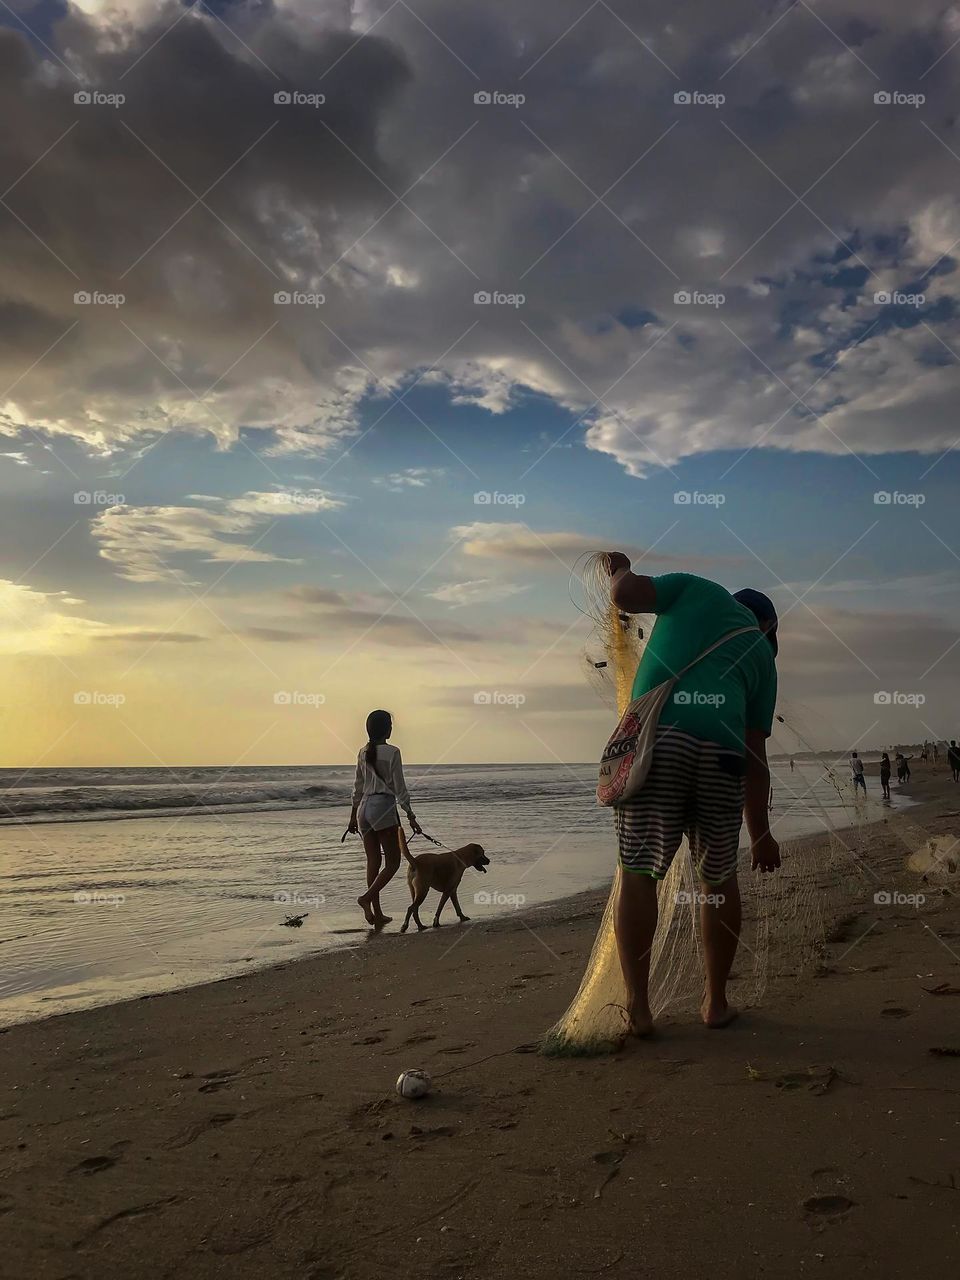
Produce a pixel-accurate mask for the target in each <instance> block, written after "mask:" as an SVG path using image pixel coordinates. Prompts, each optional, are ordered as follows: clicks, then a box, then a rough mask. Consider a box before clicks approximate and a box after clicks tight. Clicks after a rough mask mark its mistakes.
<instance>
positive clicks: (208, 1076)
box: [197, 1070, 237, 1093]
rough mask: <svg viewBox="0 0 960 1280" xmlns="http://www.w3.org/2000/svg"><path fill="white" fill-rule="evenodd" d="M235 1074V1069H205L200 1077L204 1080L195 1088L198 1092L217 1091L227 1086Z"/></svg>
mask: <svg viewBox="0 0 960 1280" xmlns="http://www.w3.org/2000/svg"><path fill="white" fill-rule="evenodd" d="M235 1075H237V1072H236V1071H227V1070H224V1071H205V1072H204V1073H203V1075H202V1076H201V1077H200V1079H201V1080H203V1081H205V1083H204V1084H202V1085H201V1086H200V1088H199V1089H198V1090H197V1092H198V1093H218V1092H219V1091H220V1090H221V1089H226V1088H228V1087H229V1085H230V1083H231V1080H232V1077H233V1076H235Z"/></svg>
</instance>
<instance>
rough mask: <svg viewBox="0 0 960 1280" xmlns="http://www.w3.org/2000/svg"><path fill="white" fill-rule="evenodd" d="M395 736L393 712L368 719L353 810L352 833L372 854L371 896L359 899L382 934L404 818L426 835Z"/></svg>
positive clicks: (387, 919)
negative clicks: (384, 898)
mask: <svg viewBox="0 0 960 1280" xmlns="http://www.w3.org/2000/svg"><path fill="white" fill-rule="evenodd" d="M392 733H393V718H392V717H391V715H390V712H389V711H371V712H370V714H369V715H368V716H367V745H366V746H365V747H363V748H362V749H361V751H360V754H359V755H358V756H357V779H356V782H355V783H354V787H353V808H352V809H351V810H350V823H349V826H348V827H347V830H348V831H350V832H357V831H359V832H360V835H361V836H362V837H363V848H364V852H365V853H366V855H367V891H366V893H362V894H361V895H360V897H359V898H358V899H357V904H358V905H359V907H360V909H361V911H362V912H363V914H364V917H365V918H366V921H367V924H370V925H373V927H374V928H375V929H382V928H383V926H384V925H385V924H389V923H390V920H391V917H390V916H386V915H384V914H383V911H382V909H381V907H380V891H381V889H383V888H385V886H386V885H388V884H389V883H390V881H391V880H392V879H393V877H394V876H395V875H396V874H397V870H398V868H399V866H400V835H399V833H400V815H399V813H398V812H397V805H398V804H399V805H400V807H401V808H402V809H403V811H404V812H405V813H406V815H407V819H408V821H409V823H410V830H411V831H412V832H413V834H414V835H419V834H420V824H419V823H418V822H417V819H416V817H415V816H414V812H413V809H412V808H411V807H410V792H409V791H408V790H407V784H406V782H405V781H404V778H403V765H402V763H401V760H400V751H399V748H397V747H394V746H392V745H391V744H390V743H389V742H388V741H387V739H388V738H389V737H390V735H391V734H392Z"/></svg>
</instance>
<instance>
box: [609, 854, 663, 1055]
mask: <svg viewBox="0 0 960 1280" xmlns="http://www.w3.org/2000/svg"><path fill="white" fill-rule="evenodd" d="M614 929H615V931H616V935H617V951H618V953H619V955H620V967H621V969H622V970H623V979H624V982H625V983H626V987H627V1011H628V1013H629V1015H630V1030H631V1032H632V1033H633V1035H637V1036H645V1035H649V1034H650V1032H651V1031H652V1030H653V1015H652V1014H651V1012H650V996H649V983H650V948H651V947H652V946H653V935H654V934H655V933H656V930H657V881H656V880H655V879H654V878H653V876H649V875H645V874H644V873H643V872H641V871H623V870H621V872H620V892H619V893H618V894H617V907H616V911H615V913H614Z"/></svg>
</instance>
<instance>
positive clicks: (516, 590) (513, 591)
mask: <svg viewBox="0 0 960 1280" xmlns="http://www.w3.org/2000/svg"><path fill="white" fill-rule="evenodd" d="M529 589H530V588H529V587H526V586H521V584H520V583H518V582H495V581H494V580H493V578H475V579H474V580H473V581H472V582H449V583H447V585H446V586H443V587H438V588H437V589H436V591H428V592H427V593H426V594H427V595H428V596H430V598H431V599H433V600H439V601H441V603H443V604H448V605H450V607H451V608H452V609H462V608H464V607H465V606H466V605H472V604H492V603H494V601H497V600H509V599H510V597H511V596H517V595H520V594H521V593H522V592H524V591H529Z"/></svg>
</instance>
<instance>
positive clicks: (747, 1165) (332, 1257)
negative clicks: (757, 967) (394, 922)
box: [0, 766, 960, 1280]
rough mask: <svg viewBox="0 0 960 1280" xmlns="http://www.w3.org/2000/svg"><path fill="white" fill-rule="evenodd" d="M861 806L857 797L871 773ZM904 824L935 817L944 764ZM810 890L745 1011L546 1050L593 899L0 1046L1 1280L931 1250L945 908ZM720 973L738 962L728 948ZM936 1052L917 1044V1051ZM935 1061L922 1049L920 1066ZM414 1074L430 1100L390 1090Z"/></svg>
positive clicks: (875, 861) (229, 984)
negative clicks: (812, 907)
mask: <svg viewBox="0 0 960 1280" xmlns="http://www.w3.org/2000/svg"><path fill="white" fill-rule="evenodd" d="M871 786H872V788H873V790H874V791H876V789H877V784H876V780H875V779H874V780H872V781H871ZM910 794H911V795H912V796H913V797H914V798H915V799H916V800H918V801H919V802H920V803H919V804H918V806H917V807H916V808H914V809H911V810H910V811H909V820H910V822H911V824H912V826H913V828H914V829H916V828H917V827H922V828H923V829H924V830H925V831H926V832H927V833H929V834H931V835H950V834H953V833H955V832H957V831H958V830H960V813H958V812H957V809H958V801H960V789H958V788H956V787H954V784H953V783H952V782H951V781H950V777H949V774H948V773H947V771H946V769H945V768H943V767H942V766H941V768H940V770H939V772H936V773H933V774H928V773H926V772H924V773H921V770H920V769H916V770H915V771H914V779H913V784H912V786H911V788H910ZM899 821H900V819H899V818H898V819H896V820H893V819H892V820H891V821H889V822H883V821H880V822H878V823H876V824H873V825H871V826H870V827H869V828H867V829H866V831H865V837H866V838H865V844H864V845H863V848H864V850H865V857H866V858H867V860H868V862H869V864H870V866H871V867H872V868H873V870H874V871H875V872H876V874H877V876H878V877H879V879H878V881H877V883H882V885H883V887H884V888H885V889H888V890H890V891H891V892H893V893H897V892H900V893H903V894H911V893H912V894H916V893H917V892H918V891H923V892H924V893H925V896H926V899H927V901H926V904H925V906H924V910H923V912H922V914H921V913H919V912H918V911H917V910H916V908H914V907H912V906H909V905H896V904H894V905H890V906H885V907H883V908H882V909H880V908H877V907H875V906H874V905H873V904H872V901H870V900H869V899H867V898H864V899H863V900H861V899H859V898H858V899H857V901H856V902H855V903H851V901H850V899H849V897H848V896H844V895H843V894H842V893H840V892H839V890H838V889H837V886H836V883H835V881H831V879H830V878H829V877H825V879H824V883H823V885H822V886H821V894H822V897H821V908H822V913H823V918H824V921H825V923H826V925H827V933H826V939H825V941H824V942H823V945H822V952H821V954H820V956H819V963H818V964H817V965H815V966H813V967H812V968H811V969H809V970H807V971H804V972H801V973H800V974H799V975H798V973H797V971H796V969H795V968H794V969H791V966H790V963H789V958H788V957H784V956H780V955H778V965H777V969H778V972H775V973H772V974H771V980H770V983H769V985H768V988H767V991H766V995H765V997H764V1000H763V1003H762V1005H761V1006H760V1007H756V1008H750V1009H747V1010H746V1011H745V1012H744V1014H743V1016H742V1017H741V1019H740V1020H739V1022H738V1023H737V1024H735V1025H734V1026H733V1027H731V1028H730V1029H729V1030H728V1031H724V1032H722V1033H710V1032H707V1031H705V1030H704V1029H703V1028H702V1027H701V1026H699V1025H697V1023H696V1021H695V1020H693V1019H692V1018H689V1017H686V1016H685V1015H681V1016H676V1017H673V1018H668V1019H667V1020H666V1022H665V1024H664V1026H663V1028H662V1033H661V1035H660V1036H659V1038H658V1039H656V1040H655V1041H653V1042H650V1043H643V1044H641V1043H636V1042H635V1043H632V1044H630V1045H628V1046H627V1047H625V1048H624V1050H623V1051H622V1052H620V1053H617V1054H615V1055H613V1056H611V1057H606V1058H596V1059H564V1060H550V1059H544V1058H542V1057H541V1056H539V1055H538V1054H536V1053H534V1052H531V1051H530V1047H531V1045H532V1044H533V1043H534V1042H535V1041H536V1040H537V1038H538V1036H539V1035H540V1034H541V1033H542V1032H543V1031H544V1030H545V1029H546V1028H547V1027H549V1026H550V1025H551V1023H552V1022H553V1021H554V1020H555V1019H556V1018H557V1017H558V1016H559V1014H560V1013H562V1011H563V1010H564V1008H565V1007H566V1005H567V1003H568V1002H569V1000H570V998H571V996H572V995H573V993H574V991H575V990H576V986H577V983H578V981H579V978H580V975H581V973H582V971H583V967H584V964H585V961H586V957H587V955H588V953H589V948H590V944H591V942H592V940H593V936H594V933H595V929H596V924H597V919H598V916H599V913H600V910H601V909H602V903H603V899H604V896H605V895H597V894H592V895H589V894H588V895H581V896H579V897H577V898H572V899H567V900H565V901H564V902H562V903H559V904H556V905H555V906H552V907H550V908H546V909H540V910H537V911H535V912H531V913H529V914H527V915H524V916H517V917H515V918H511V919H507V920H502V921H497V922H487V923H482V924H477V925H474V926H469V927H460V928H457V927H453V926H447V927H444V928H443V929H441V930H439V931H433V930H430V931H429V932H427V933H424V934H423V935H421V936H410V937H406V938H397V937H396V936H381V937H371V938H370V940H369V942H367V943H366V944H364V945H362V946H360V947H359V948H356V949H352V950H347V951H338V952H333V953H329V954H326V955H323V956H320V957H318V958H316V959H310V960H300V961H297V962H294V963H291V964H287V965H285V966H281V967H277V968H273V969H269V970H266V971H262V972H258V973H255V974H251V975H249V976H247V977H241V978H234V979H230V980H228V981H222V982H217V983H212V984H208V985H205V986H200V987H195V988H192V989H190V990H186V991H179V992H173V993H170V994H165V995H160V996H153V997H147V998H143V999H139V1000H134V1001H130V1002H127V1003H122V1004H116V1005H113V1006H109V1007H106V1008H101V1009H95V1010H90V1011H86V1012H78V1013H75V1014H71V1015H66V1016H60V1017H53V1018H49V1019H46V1020H44V1021H41V1022H35V1023H31V1024H26V1025H22V1026H17V1027H13V1028H11V1029H9V1030H8V1031H7V1032H5V1033H4V1034H3V1035H2V1037H0V1046H2V1050H3V1052H2V1097H0V1121H2V1130H0V1133H2V1139H3V1157H2V1180H0V1226H2V1233H3V1239H4V1244H3V1249H2V1251H0V1273H2V1274H3V1275H4V1276H11V1277H13V1276H17V1277H26V1276H30V1277H42V1278H44V1280H46V1278H49V1280H67V1278H68V1277H83V1278H84V1280H86V1278H87V1277H90V1278H91V1280H93V1277H98V1278H99V1277H107V1278H112V1277H117V1278H119V1277H129V1276H134V1275H136V1276H145V1277H151V1278H153V1277H156V1278H158V1280H159V1278H161V1277H171V1278H172V1277H175V1276H177V1277H191V1278H192V1277H213V1276H217V1277H219V1276H231V1277H245V1276H251V1277H252V1276H256V1277H263V1276H271V1277H273V1276H278V1277H279V1276H282V1277H286V1276H290V1277H301V1278H304V1280H335V1278H336V1277H341V1276H342V1277H344V1278H347V1280H352V1278H354V1277H356V1278H357V1280H361V1278H365V1277H373V1276H379V1275H381V1274H383V1273H385V1272H386V1273H393V1274H399V1275H418V1276H430V1277H437V1278H438V1280H441V1278H446V1277H449V1278H451V1280H453V1278H454V1277H460V1276H470V1277H477V1278H478V1280H486V1278H487V1277H491V1278H492V1277H495V1276H502V1275H513V1276H518V1277H547V1276H556V1275H558V1274H559V1275H565V1276H591V1275H611V1276H631V1277H633V1276H655V1275H656V1276H668V1277H673V1276H677V1277H681V1276H702V1275H707V1274H709V1275H710V1276H711V1277H734V1276H737V1277H739V1276H743V1275H770V1276H787V1275H794V1276H795V1275H799V1274H816V1275H820V1276H829V1277H833V1276H836V1277H840V1276H843V1277H848V1276H849V1275H850V1274H852V1273H855V1274H867V1275H877V1276H889V1275H895V1274H900V1273H902V1272H905V1271H908V1270H910V1271H920V1270H923V1269H924V1268H934V1267H935V1268H936V1269H937V1272H938V1273H943V1272H944V1271H945V1270H949V1268H950V1266H951V1264H952V1266H953V1267H956V1266H957V1265H958V1263H960V1215H958V1212H957V1208H958V1195H960V911H958V907H957V897H956V895H955V892H953V891H951V890H950V889H949V887H946V886H943V885H940V884H938V885H936V886H932V885H926V886H924V885H923V883H922V882H921V880H920V877H919V876H918V875H916V874H915V873H912V872H910V871H908V870H907V869H906V868H905V865H904V863H905V854H906V851H905V847H904V844H903V841H902V839H901V836H900V834H899V833H898V830H897V829H896V828H897V823H898V822H899ZM741 959H742V957H741ZM948 1050H949V1051H950V1052H946V1051H948ZM935 1051H936V1052H935ZM409 1067H421V1068H424V1069H425V1070H427V1071H428V1072H430V1073H431V1075H433V1076H434V1079H435V1091H434V1093H433V1095H432V1096H431V1097H430V1098H428V1099H426V1100H425V1101H422V1102H417V1103H410V1102H405V1101H402V1100H401V1099H399V1098H397V1097H396V1095H395V1094H394V1092H393V1084H394V1081H395V1079H396V1076H397V1074H398V1072H399V1071H400V1070H401V1069H404V1068H409Z"/></svg>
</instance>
